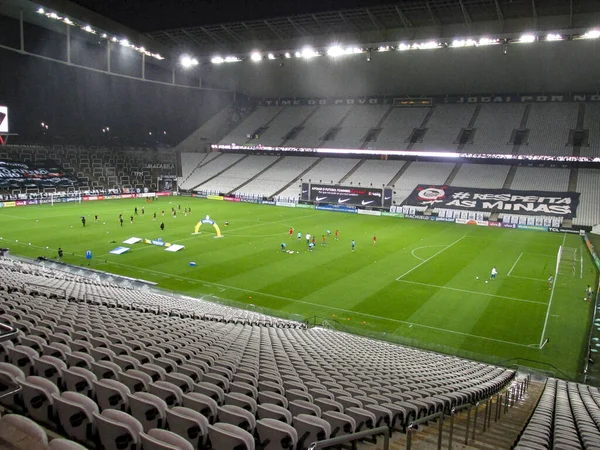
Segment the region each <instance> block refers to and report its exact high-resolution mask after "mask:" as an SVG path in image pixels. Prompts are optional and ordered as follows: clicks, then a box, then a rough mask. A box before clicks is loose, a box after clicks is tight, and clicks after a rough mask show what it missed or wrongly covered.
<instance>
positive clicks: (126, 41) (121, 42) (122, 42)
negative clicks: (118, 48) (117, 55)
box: [119, 39, 131, 47]
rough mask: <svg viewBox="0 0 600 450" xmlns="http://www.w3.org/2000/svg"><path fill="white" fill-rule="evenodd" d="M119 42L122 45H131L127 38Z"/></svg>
mask: <svg viewBox="0 0 600 450" xmlns="http://www.w3.org/2000/svg"><path fill="white" fill-rule="evenodd" d="M119 44H121V45H122V46H123V47H129V46H130V45H131V44H130V43H129V41H128V40H127V39H121V40H120V41H119Z"/></svg>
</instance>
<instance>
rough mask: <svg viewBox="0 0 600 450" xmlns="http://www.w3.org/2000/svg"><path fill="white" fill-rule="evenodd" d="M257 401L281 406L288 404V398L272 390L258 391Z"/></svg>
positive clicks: (285, 406)
mask: <svg viewBox="0 0 600 450" xmlns="http://www.w3.org/2000/svg"><path fill="white" fill-rule="evenodd" d="M258 403H260V404H263V403H272V404H274V405H279V406H283V407H284V408H287V407H288V405H289V402H288V399H287V398H285V397H284V396H283V395H281V394H278V393H277V392H272V391H261V392H259V393H258Z"/></svg>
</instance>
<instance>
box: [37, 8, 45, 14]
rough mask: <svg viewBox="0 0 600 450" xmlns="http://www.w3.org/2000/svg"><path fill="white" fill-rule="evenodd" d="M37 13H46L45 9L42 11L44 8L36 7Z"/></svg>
mask: <svg viewBox="0 0 600 450" xmlns="http://www.w3.org/2000/svg"><path fill="white" fill-rule="evenodd" d="M37 13H38V14H46V11H44V8H38V10H37Z"/></svg>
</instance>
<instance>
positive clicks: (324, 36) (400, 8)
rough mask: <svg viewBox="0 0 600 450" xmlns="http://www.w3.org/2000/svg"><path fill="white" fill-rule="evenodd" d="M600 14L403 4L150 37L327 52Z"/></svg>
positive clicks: (440, 0)
mask: <svg viewBox="0 0 600 450" xmlns="http://www.w3.org/2000/svg"><path fill="white" fill-rule="evenodd" d="M598 13H600V2H598V1H594V0H403V1H400V2H397V3H395V4H386V5H379V6H372V7H366V8H354V9H340V10H335V11H326V12H315V13H304V14H296V15H289V16H285V17H276V18H266V19H260V20H248V21H237V22H230V23H219V24H209V25H200V24H199V25H197V26H186V27H181V28H170V29H164V30H158V31H152V32H149V33H147V35H148V36H149V37H151V38H153V39H155V40H156V41H158V42H160V43H162V44H164V45H165V46H167V47H169V48H171V49H177V50H187V51H193V52H196V53H197V54H199V55H206V54H208V53H210V52H231V53H236V52H248V51H251V50H252V49H256V48H259V49H262V50H281V49H290V48H294V47H297V46H298V45H303V44H312V45H329V44H331V42H332V41H333V40H340V39H345V40H352V41H353V43H356V44H360V45H364V44H367V43H380V42H393V41H396V42H397V40H399V39H409V40H410V39H417V38H419V39H427V38H432V37H441V36H447V35H448V34H447V33H454V34H455V35H456V33H457V32H461V33H462V36H469V35H471V34H475V33H478V34H481V33H486V32H487V33H495V34H505V33H516V32H523V31H526V30H528V31H545V30H548V31H551V30H560V29H572V28H583V27H590V26H595V25H597V24H598V23H599V21H598V16H599V14H598Z"/></svg>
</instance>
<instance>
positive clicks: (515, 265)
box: [507, 252, 523, 277]
mask: <svg viewBox="0 0 600 450" xmlns="http://www.w3.org/2000/svg"><path fill="white" fill-rule="evenodd" d="M521 256H523V252H521V254H520V255H519V257H518V258H517V260H516V261H515V263H514V264H513V266H512V267H511V268H510V270H509V271H508V275H507V276H509V277H510V274H511V273H512V271H513V269H514V268H515V267H517V264H518V263H519V260H520V259H521Z"/></svg>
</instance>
